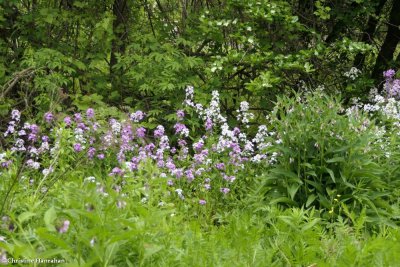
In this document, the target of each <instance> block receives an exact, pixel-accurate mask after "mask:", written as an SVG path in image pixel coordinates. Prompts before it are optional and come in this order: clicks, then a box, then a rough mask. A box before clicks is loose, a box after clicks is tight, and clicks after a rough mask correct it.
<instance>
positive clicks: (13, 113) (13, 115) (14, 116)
mask: <svg viewBox="0 0 400 267" xmlns="http://www.w3.org/2000/svg"><path fill="white" fill-rule="evenodd" d="M20 118H21V112H19V110H17V109H13V110H12V111H11V119H13V120H15V121H19V120H20Z"/></svg>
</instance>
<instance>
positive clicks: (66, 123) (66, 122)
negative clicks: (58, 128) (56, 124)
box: [64, 116, 72, 126]
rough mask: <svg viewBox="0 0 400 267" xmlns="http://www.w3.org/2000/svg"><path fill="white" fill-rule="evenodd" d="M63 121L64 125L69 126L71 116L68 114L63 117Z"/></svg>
mask: <svg viewBox="0 0 400 267" xmlns="http://www.w3.org/2000/svg"><path fill="white" fill-rule="evenodd" d="M64 123H65V125H67V126H70V125H71V123H72V120H71V117H69V116H67V117H65V118H64Z"/></svg>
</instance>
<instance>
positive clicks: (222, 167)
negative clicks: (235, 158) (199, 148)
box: [215, 162, 225, 170]
mask: <svg viewBox="0 0 400 267" xmlns="http://www.w3.org/2000/svg"><path fill="white" fill-rule="evenodd" d="M215 167H216V168H217V169H218V170H224V169H225V164H224V163H223V162H221V163H217V164H215Z"/></svg>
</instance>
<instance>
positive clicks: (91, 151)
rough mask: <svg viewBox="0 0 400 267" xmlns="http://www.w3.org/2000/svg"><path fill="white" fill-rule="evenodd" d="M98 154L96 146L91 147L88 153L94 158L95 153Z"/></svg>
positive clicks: (90, 157) (89, 156)
mask: <svg viewBox="0 0 400 267" xmlns="http://www.w3.org/2000/svg"><path fill="white" fill-rule="evenodd" d="M95 154H96V148H94V147H89V149H88V152H87V155H88V158H89V159H93V157H94V155H95Z"/></svg>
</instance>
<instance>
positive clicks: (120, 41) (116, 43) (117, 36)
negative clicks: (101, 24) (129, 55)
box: [110, 0, 129, 89]
mask: <svg viewBox="0 0 400 267" xmlns="http://www.w3.org/2000/svg"><path fill="white" fill-rule="evenodd" d="M112 11H113V15H114V21H113V33H114V36H113V39H112V42H111V55H110V77H111V85H112V88H113V89H117V88H118V87H119V85H120V84H119V80H120V77H118V76H120V74H121V73H119V72H118V71H116V70H115V65H116V64H117V54H123V53H124V52H125V49H126V40H127V37H128V23H127V20H128V16H129V7H128V3H127V0H115V1H114V4H113V7H112ZM119 89H121V88H119Z"/></svg>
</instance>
